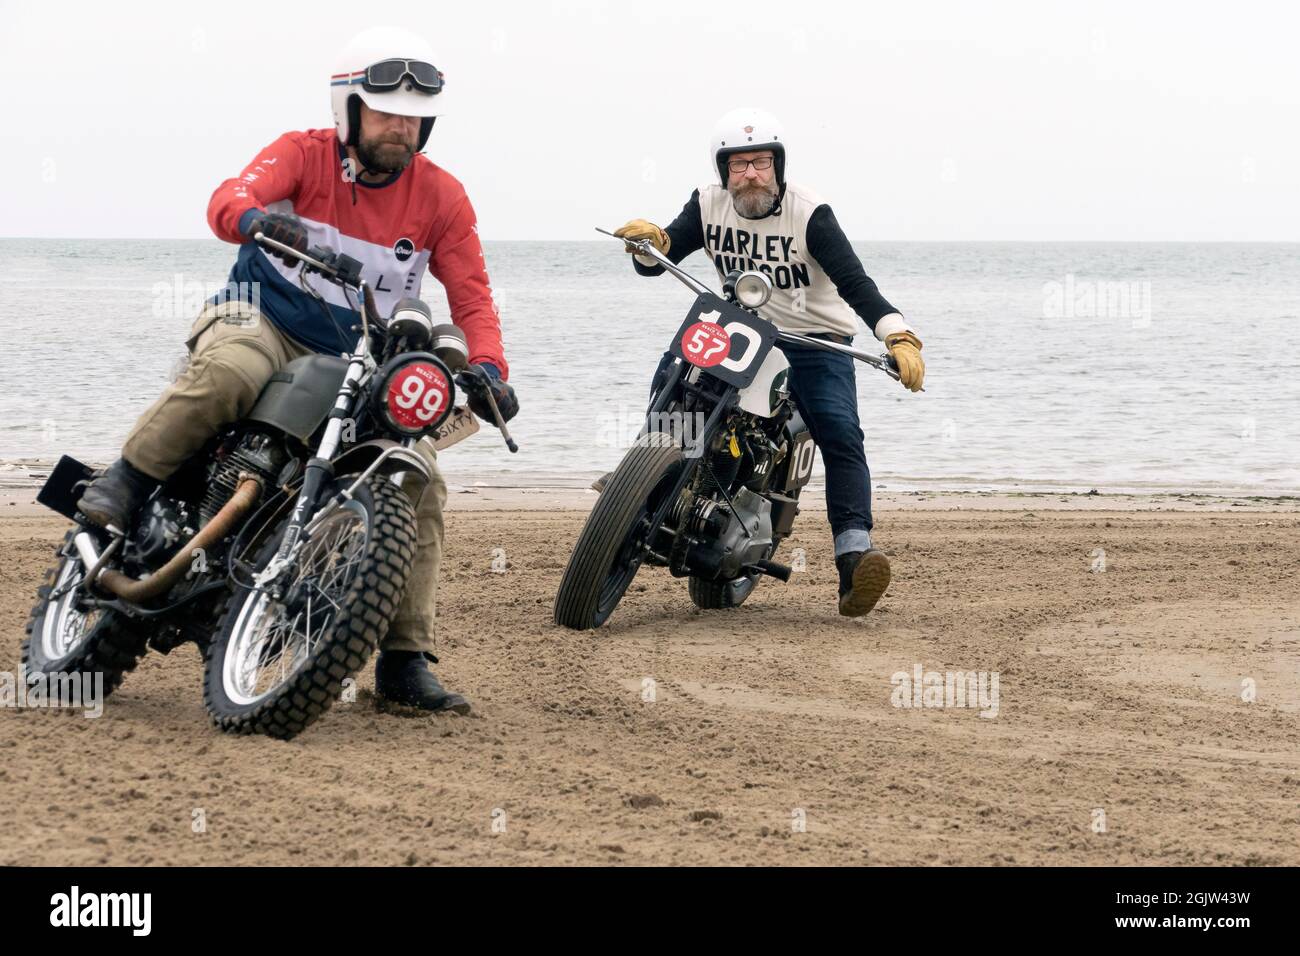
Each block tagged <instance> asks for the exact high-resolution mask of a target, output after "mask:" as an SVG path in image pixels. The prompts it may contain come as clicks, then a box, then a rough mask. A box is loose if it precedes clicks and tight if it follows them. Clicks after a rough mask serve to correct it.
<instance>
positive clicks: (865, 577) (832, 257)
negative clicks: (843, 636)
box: [614, 109, 925, 617]
mask: <svg viewBox="0 0 1300 956" xmlns="http://www.w3.org/2000/svg"><path fill="white" fill-rule="evenodd" d="M709 148H710V159H711V160H712V164H713V166H714V167H715V169H716V170H717V175H718V181H717V182H710V183H708V184H707V185H704V186H701V187H700V188H699V189H697V190H695V192H694V193H693V194H692V195H691V198H690V200H689V201H688V202H687V203H686V205H685V206H684V207H683V208H682V211H681V212H680V213H678V215H677V218H676V219H674V220H673V221H672V223H671V224H670V225H669V226H668V228H667V229H661V228H659V227H658V226H656V225H655V224H654V223H652V222H648V221H646V220H644V219H634V220H632V221H631V222H629V223H627V224H626V225H625V226H623V227H622V228H621V229H618V230H616V231H615V233H614V234H615V235H617V236H620V237H623V238H627V239H635V240H640V239H649V240H650V241H651V242H652V243H654V246H655V248H656V249H658V250H659V251H660V252H661V253H663V254H664V255H665V256H667V257H668V258H669V259H671V260H672V261H673V262H674V263H678V262H681V261H682V260H683V259H685V258H686V257H687V256H688V255H690V254H691V253H693V252H695V251H697V250H700V249H703V250H704V251H705V253H706V254H707V255H708V256H709V257H710V258H711V259H712V260H713V263H714V265H715V266H716V267H717V270H718V275H719V276H725V275H726V274H727V273H728V272H730V271H732V270H733V269H743V270H757V271H760V272H763V273H765V274H766V275H767V276H768V277H769V278H770V279H771V280H772V285H773V292H772V298H771V299H770V300H769V302H768V304H767V305H766V306H765V307H764V309H763V314H764V316H765V317H766V318H768V319H769V320H771V321H772V322H774V323H775V324H776V325H777V326H778V327H779V328H782V329H785V330H787V331H790V332H801V333H804V334H806V335H811V336H814V337H817V338H823V339H827V340H830V341H833V342H839V343H841V344H844V345H848V344H851V343H852V341H853V336H854V334H855V333H856V332H857V319H858V318H861V319H862V320H863V321H864V322H866V324H867V327H868V328H869V329H871V331H872V332H873V333H874V334H875V336H876V338H878V339H880V341H882V342H883V343H884V344H885V347H886V348H887V349H888V350H889V353H890V355H892V356H893V358H894V361H895V362H896V363H897V366H898V372H899V379H900V381H901V382H902V384H903V385H904V386H906V387H907V388H909V389H911V390H912V391H914V392H915V391H919V390H920V389H921V386H922V383H923V382H924V379H925V363H924V361H923V360H922V359H921V340H920V339H919V338H917V336H916V333H915V332H914V331H913V330H912V329H911V328H910V327H909V326H908V324H907V323H906V322H905V321H904V320H903V317H902V316H901V315H900V314H899V313H898V310H897V309H895V308H894V307H893V306H892V305H890V304H889V302H888V301H886V299H885V297H884V296H882V295H881V294H880V290H879V289H878V288H877V287H876V284H875V282H873V281H872V280H871V278H870V277H869V276H868V275H867V274H866V272H865V270H864V269H863V267H862V263H861V261H860V260H859V259H858V257H857V255H856V254H855V253H854V251H853V247H852V246H851V245H850V244H849V240H848V238H847V237H846V236H845V235H844V231H843V230H842V229H841V228H840V226H839V223H838V222H836V220H835V214H834V213H833V212H831V207H830V206H828V205H827V204H826V203H825V202H824V201H823V200H822V199H821V198H820V197H819V196H818V195H817V194H816V193H814V192H813V191H812V190H810V189H807V188H805V187H803V186H801V185H798V184H795V183H790V182H787V181H786V178H785V163H786V138H785V133H784V131H783V129H782V128H781V125H780V124H779V123H778V122H777V121H776V118H775V117H773V116H772V115H771V114H769V113H766V112H764V111H763V110H756V109H738V110H733V111H732V112H730V113H728V114H727V115H726V116H724V117H723V118H722V119H721V120H720V121H719V122H718V125H717V127H716V128H715V129H714V132H713V137H712V139H711V141H710V147H709ZM628 251H629V252H634V247H632V246H629V247H628ZM633 264H634V266H635V267H636V271H637V272H638V273H640V274H641V275H658V274H659V273H661V272H663V266H661V265H658V264H657V263H655V261H654V260H653V259H649V258H647V257H642V256H634V263H633ZM779 347H780V348H781V349H782V350H783V351H784V352H785V355H786V358H787V359H788V360H789V362H790V379H789V381H790V391H791V393H792V395H793V396H794V400H795V404H796V405H798V407H799V411H800V412H801V413H802V415H803V417H804V420H805V422H807V424H808V429H809V431H810V432H811V433H812V436H813V440H814V441H816V443H817V445H818V447H819V448H821V452H822V459H823V461H824V462H825V465H826V510H827V518H828V519H829V521H830V525H831V533H832V535H833V536H834V542H835V564H836V568H837V570H838V572H839V612H840V614H843V615H845V616H846V617H858V616H861V615H863V614H866V613H868V612H869V611H870V610H871V609H872V608H873V607H875V605H876V602H877V601H878V600H880V597H881V595H883V594H884V593H885V589H886V588H888V587H889V577H890V571H889V559H888V558H886V557H885V555H884V554H883V553H882V552H881V551H879V550H877V549H876V548H874V547H873V546H872V542H871V529H872V527H873V521H872V516H871V473H870V471H869V470H868V468H867V457H866V453H865V451H864V449H863V435H862V428H861V425H860V423H859V420H858V398H857V386H856V381H855V375H854V365H853V359H852V358H850V357H849V356H847V355H843V354H839V353H834V352H823V351H819V350H816V349H810V348H808V347H806V346H798V345H788V344H780V346H779Z"/></svg>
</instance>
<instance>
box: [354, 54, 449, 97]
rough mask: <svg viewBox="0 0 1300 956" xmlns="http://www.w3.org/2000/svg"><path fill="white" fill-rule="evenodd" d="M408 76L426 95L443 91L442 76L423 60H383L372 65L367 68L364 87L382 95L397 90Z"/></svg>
mask: <svg viewBox="0 0 1300 956" xmlns="http://www.w3.org/2000/svg"><path fill="white" fill-rule="evenodd" d="M408 76H409V77H410V78H411V82H412V84H413V85H414V86H415V88H416V89H417V90H420V91H422V92H424V93H439V92H441V91H442V74H441V73H439V72H438V68H437V67H435V66H434V65H433V64H432V63H425V62H424V61H422V60H381V61H380V62H379V63H372V64H371V65H370V66H368V67H366V76H365V79H364V80H363V81H362V86H363V87H364V88H365V90H366V91H367V92H369V93H382V92H384V91H386V90H395V89H397V88H398V87H399V86H401V85H402V80H404V79H405V78H406V77H408Z"/></svg>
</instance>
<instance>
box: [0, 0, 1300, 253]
mask: <svg viewBox="0 0 1300 956" xmlns="http://www.w3.org/2000/svg"><path fill="white" fill-rule="evenodd" d="M387 11H393V12H395V13H396V15H393V14H391V13H389V12H387ZM404 11H411V12H410V14H409V15H403V12H404ZM0 13H2V14H3V15H2V17H0V24H3V30H2V32H0V56H2V57H3V62H4V65H5V73H6V77H7V81H8V86H7V89H6V95H5V101H6V102H5V111H4V113H5V116H4V122H3V123H0V148H3V155H4V170H5V175H4V177H3V180H2V181H0V183H2V184H0V236H44V237H59V236H135V237H186V238H188V237H202V236H207V235H210V233H209V232H208V229H207V225H206V221H205V211H206V207H207V202H208V198H209V196H210V195H211V193H212V191H213V189H214V188H215V187H216V186H217V184H218V183H219V182H220V181H221V180H222V179H224V178H226V177H229V176H233V175H236V174H237V173H238V172H239V171H240V170H241V169H242V167H243V166H244V165H245V164H246V163H247V162H248V161H249V160H251V159H252V158H253V156H254V154H255V153H256V152H257V150H258V149H260V148H261V147H262V146H263V145H265V144H267V143H269V142H270V141H271V140H273V139H274V138H275V137H276V136H278V135H279V134H280V133H282V132H284V131H286V130H290V129H312V128H319V127H328V126H331V125H332V123H333V121H332V119H331V116H330V111H329V86H328V76H329V74H330V72H331V70H332V68H333V66H334V60H335V57H336V55H337V53H338V50H339V49H340V48H341V47H342V45H343V44H344V43H345V42H346V40H347V39H348V38H349V37H350V36H351V35H352V34H353V33H355V32H357V31H358V30H360V29H362V28H364V27H367V26H373V25H377V24H395V25H401V26H406V27H408V28H410V29H413V30H416V31H417V32H419V33H421V34H423V35H424V36H425V37H426V38H427V39H428V40H429V42H430V43H431V44H432V45H433V48H434V50H435V51H436V52H437V57H438V59H437V65H438V67H439V68H440V69H442V70H443V72H444V73H445V74H446V77H447V82H448V89H447V94H448V99H449V100H452V99H453V98H454V104H453V105H452V112H451V113H450V114H449V115H447V116H446V117H444V118H443V119H440V120H439V121H438V125H437V127H436V129H435V131H434V134H433V137H432V138H431V140H430V143H429V145H428V147H427V150H426V152H427V154H428V156H429V157H430V158H431V159H432V160H433V161H434V162H436V163H438V164H440V165H442V166H444V167H446V168H447V169H448V170H450V171H451V172H452V173H453V174H454V175H456V176H457V177H458V178H460V179H461V180H462V181H463V182H464V183H465V184H466V187H467V189H468V191H469V195H470V198H471V199H472V201H473V202H474V204H475V207H476V208H477V210H478V214H479V221H480V232H481V234H482V235H483V237H484V238H486V239H586V238H592V235H593V234H592V232H591V230H592V227H593V226H596V225H604V226H613V225H618V224H620V223H622V222H623V221H625V220H626V219H629V218H632V217H634V216H644V217H647V218H650V219H654V220H657V221H659V222H661V223H666V222H667V221H668V220H669V219H671V218H672V216H673V214H674V213H675V212H676V211H677V210H678V209H679V208H680V207H681V205H682V203H683V202H684V201H685V200H686V199H687V198H688V196H689V195H690V192H691V189H693V188H694V187H695V186H697V185H698V184H700V183H701V182H703V181H705V180H706V179H707V178H708V176H709V175H710V169H709V165H708V155H707V149H706V142H707V138H708V133H709V131H710V129H711V127H712V125H713V123H714V121H715V120H716V119H717V118H718V116H720V115H721V114H722V113H723V112H725V111H726V110H728V109H730V108H732V107H734V106H742V105H748V106H761V107H764V108H767V109H769V110H772V111H773V112H775V113H776V114H777V115H778V116H779V117H780V118H781V120H782V121H783V122H784V124H785V126H786V129H787V132H788V139H789V143H790V146H789V149H790V154H791V155H790V160H789V174H790V178H791V179H794V180H797V181H800V182H803V183H804V184H805V185H807V186H810V187H812V188H813V189H815V190H816V191H817V192H819V193H821V194H822V195H823V196H824V197H825V198H826V199H827V201H829V202H830V203H831V205H832V206H833V207H834V209H835V211H836V214H837V216H838V218H839V220H840V222H841V223H842V224H843V225H844V227H845V231H846V232H847V233H848V234H849V235H850V236H851V237H852V238H854V239H1023V240H1033V239H1040V240H1056V239H1061V240H1070V239H1110V240H1219V239H1225V240H1287V241H1295V240H1298V239H1300V55H1298V54H1297V52H1296V51H1297V39H1296V38H1297V33H1298V32H1300V8H1298V7H1297V6H1296V4H1294V3H1281V2H1279V3H1255V2H1236V3H1231V4H1226V3H1213V4H1211V3H1205V4H1200V3H1187V2H1135V0H1128V2H1118V3H1096V2H1089V3H1080V2H1068V3H1054V2H1045V0H1033V2H1023V3H1021V2H988V3H924V2H919V3H912V2H894V3H889V4H870V5H858V4H849V3H845V2H843V0H840V2H831V3H822V2H811V0H792V2H786V3H764V2H745V3H726V4H718V3H706V2H703V0H693V2H679V0H663V2H657V0H646V2H641V3H626V2H623V3H597V2H582V0H558V2H531V3H499V2H492V0H476V2H473V3H462V2H457V3H450V2H421V3H404V4H358V3H337V4H331V3H325V2H312V3H307V4H297V3H294V4H275V3H266V2H258V3H246V2H233V0H222V2H218V3H215V4H205V5H203V6H193V7H190V6H180V5H176V4H166V5H163V4H158V5H157V6H153V5H145V4H103V3H94V4H91V3H76V2H74V3H51V2H44V3H31V2H26V0H23V2H17V0H0Z"/></svg>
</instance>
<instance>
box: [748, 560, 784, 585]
mask: <svg viewBox="0 0 1300 956" xmlns="http://www.w3.org/2000/svg"><path fill="white" fill-rule="evenodd" d="M750 567H751V568H753V569H754V570H755V571H760V572H762V573H763V574H766V575H768V576H769V577H773V578H776V579H777V580H778V581H785V582H788V581H789V580H790V573H791V572H792V571H793V570H794V568H792V567H790V566H789V565H788V564H779V563H777V562H776V561H758V562H755V563H754V564H751V565H750Z"/></svg>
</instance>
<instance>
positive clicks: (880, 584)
mask: <svg viewBox="0 0 1300 956" xmlns="http://www.w3.org/2000/svg"><path fill="white" fill-rule="evenodd" d="M835 566H836V567H837V568H839V572H840V614H842V615H844V616H845V617H861V616H862V615H864V614H866V613H867V612H869V611H870V610H871V609H872V608H873V607H875V606H876V602H877V601H879V600H880V597H881V595H883V594H884V593H885V589H886V588H888V587H889V559H888V558H887V557H885V553H884V552H883V551H877V550H876V549H875V548H872V549H871V550H870V551H850V552H849V553H847V554H841V555H839V556H838V557H836V559H835Z"/></svg>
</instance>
